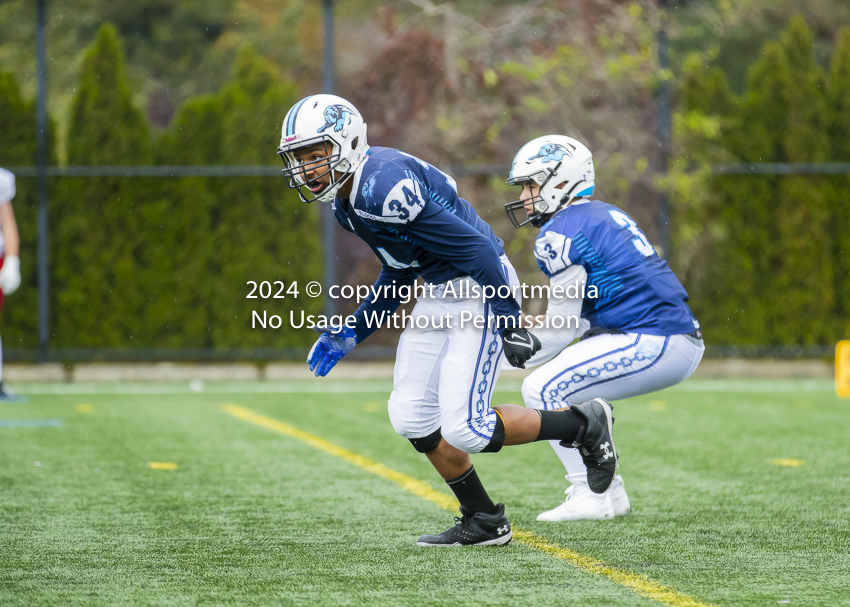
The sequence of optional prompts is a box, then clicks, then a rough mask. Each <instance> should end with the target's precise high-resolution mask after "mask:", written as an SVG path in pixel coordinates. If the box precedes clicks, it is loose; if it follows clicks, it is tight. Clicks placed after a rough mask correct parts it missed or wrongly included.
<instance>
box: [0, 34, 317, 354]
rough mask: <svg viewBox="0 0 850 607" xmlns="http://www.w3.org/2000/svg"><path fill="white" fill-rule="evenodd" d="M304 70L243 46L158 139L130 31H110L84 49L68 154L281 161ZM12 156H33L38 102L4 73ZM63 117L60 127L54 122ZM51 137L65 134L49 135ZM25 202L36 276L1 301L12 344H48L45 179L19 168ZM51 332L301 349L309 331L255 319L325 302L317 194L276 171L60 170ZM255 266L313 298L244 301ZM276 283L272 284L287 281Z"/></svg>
mask: <svg viewBox="0 0 850 607" xmlns="http://www.w3.org/2000/svg"><path fill="white" fill-rule="evenodd" d="M296 100H297V90H296V88H295V86H294V85H293V84H291V83H288V82H285V81H282V80H281V79H279V78H278V77H277V76H276V75H275V73H274V71H273V69H271V68H270V67H269V66H268V65H267V64H266V63H265V62H264V60H263V59H261V58H259V57H257V56H256V55H255V54H253V53H252V52H250V51H245V52H243V53H242V54H241V55H240V56H239V58H238V60H237V62H236V65H235V66H234V70H233V78H232V80H231V82H230V83H229V84H228V85H227V86H226V87H224V88H223V89H222V90H221V91H220V92H218V93H217V94H214V95H210V96H204V97H199V98H193V99H190V100H189V101H188V102H187V103H186V104H185V105H184V106H183V107H182V108H181V109H180V110H179V111H178V113H177V114H176V115H175V118H174V120H173V121H172V124H171V126H170V128H169V129H168V130H166V131H165V132H163V133H162V134H161V135H160V136H158V137H156V138H152V137H151V133H150V132H149V129H148V126H147V123H146V121H145V119H144V116H143V115H142V113H141V112H140V111H139V110H138V109H137V108H136V107H134V105H133V103H132V95H131V91H130V87H129V85H128V80H127V76H126V67H125V64H124V53H123V49H122V46H121V41H120V39H119V37H118V35H117V33H116V31H115V29H114V28H112V27H111V26H108V25H107V26H104V27H102V28H101V29H100V31H99V32H98V34H97V37H96V39H95V41H94V42H93V44H92V45H91V47H90V48H89V49H88V51H87V53H86V55H85V58H84V60H83V63H82V68H81V72H80V80H79V85H78V87H77V89H76V95H75V97H74V103H73V108H72V111H71V120H70V124H69V125H68V130H67V161H68V164H69V165H72V166H75V165H94V166H98V165H99V166H103V165H145V164H152V163H157V164H163V165H213V164H221V165H227V164H233V165H262V164H272V163H274V162H279V159H278V158H277V157H276V156H275V154H274V150H275V148H276V147H277V145H278V143H279V137H280V135H279V133H280V122H281V121H282V119H283V115H284V113H285V112H286V109H287V108H289V107H290V106H291V105H292V104H293V103H294V102H295V101H296ZM0 117H2V118H0V120H2V122H0V126H2V131H3V136H2V137H0V166H14V165H18V166H20V165H30V164H32V160H33V158H34V151H35V150H34V145H35V143H34V141H33V139H34V138H33V124H34V107H33V104H32V103H27V102H25V101H24V100H22V99H21V97H20V94H19V92H18V88H17V87H16V85H15V82H14V81H13V79H12V78H11V77H10V76H2V77H0ZM52 132H54V129H51V133H52ZM51 149H54V146H53V145H51ZM18 191H19V193H18V197H17V198H16V199H15V202H14V205H15V212H16V214H17V219H18V223H19V228H20V232H21V235H22V254H21V258H22V268H23V270H22V271H23V273H24V276H23V280H24V285H23V286H22V288H21V289H20V291H19V293H17V294H15V295H14V299H10V301H8V302H7V305H6V306H4V308H5V309H4V310H3V314H4V316H5V318H4V323H3V324H4V328H3V338H4V342H5V344H6V347H8V348H34V347H36V346H37V335H38V331H37V324H38V317H37V312H36V311H37V309H38V305H37V297H38V291H37V286H36V285H37V281H36V274H35V273H36V256H35V251H36V247H35V240H36V215H37V212H36V207H37V195H36V180H35V178H19V180H18ZM50 226H51V227H50V271H51V275H50V288H51V334H52V335H51V346H52V347H55V348H175V347H184V348H236V347H257V346H265V347H303V346H306V345H308V344H309V343H311V342H312V339H313V338H312V333H311V332H309V331H294V330H291V329H290V328H289V323H288V322H285V323H284V324H283V325H282V326H281V328H280V329H279V330H274V331H272V330H259V329H251V328H250V321H251V311H252V310H258V311H259V310H268V313H269V314H279V315H280V316H282V317H288V311H289V310H290V309H293V310H300V309H307V310H308V311H312V310H314V309H316V308H317V307H318V306H320V304H321V301H320V300H310V299H309V298H305V296H304V293H303V285H304V284H305V283H306V282H307V281H310V280H315V279H317V278H319V277H320V276H321V267H322V265H321V258H320V242H319V238H318V234H319V230H318V219H317V208H316V207H315V206H309V205H305V204H303V203H301V202H300V201H299V200H298V199H297V197H296V196H293V195H292V193H290V191H289V190H288V188H286V187H285V186H284V183H283V182H282V180H279V179H269V178H262V177H257V178H252V177H237V178H219V177H211V178H194V177H193V178H180V179H171V178H165V179H162V178H147V177H143V178H138V177H137V178H117V177H115V178H111V177H110V178H102V177H101V178H65V177H63V178H58V179H51V184H50ZM248 280H254V281H257V282H260V281H264V280H267V281H276V280H281V281H284V284H285V285H286V286H287V287H289V285H290V284H291V283H292V282H293V281H299V282H300V284H301V285H302V292H301V297H299V298H298V299H297V300H296V299H294V298H293V297H292V296H291V295H286V298H285V299H269V300H263V299H246V296H247V295H248V294H249V293H250V291H251V286H249V285H247V284H246V282H247V281H248ZM277 291H278V288H276V289H275V292H277Z"/></svg>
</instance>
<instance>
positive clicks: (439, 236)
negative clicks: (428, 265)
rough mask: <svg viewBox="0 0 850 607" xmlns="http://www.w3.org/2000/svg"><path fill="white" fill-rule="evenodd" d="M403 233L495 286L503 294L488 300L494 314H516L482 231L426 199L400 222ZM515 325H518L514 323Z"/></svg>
mask: <svg viewBox="0 0 850 607" xmlns="http://www.w3.org/2000/svg"><path fill="white" fill-rule="evenodd" d="M404 233H405V235H406V236H408V237H409V238H410V239H411V240H412V241H413V242H415V243H416V244H417V245H419V246H420V247H422V248H423V249H425V250H426V251H429V252H431V253H433V254H434V255H435V256H437V257H439V258H440V259H444V260H445V261H447V262H449V263H450V264H452V265H453V266H454V267H456V268H457V269H458V270H460V271H462V272H464V273H465V274H468V275H469V276H470V277H471V278H472V279H473V280H475V282H477V283H478V284H479V285H482V286H484V285H487V286H492V287H493V288H494V289H495V290H496V291H497V293H498V289H499V287H505V288H504V289H502V291H503V293H504V292H507V293H509V294H508V296H507V297H504V296H499V295H498V294H497V295H496V296H495V297H493V298H491V300H490V304H491V305H492V306H493V311H494V313H495V314H496V315H497V316H500V317H503V318H517V319H518V318H519V314H520V309H519V304H518V303H517V301H516V299H514V297H513V294H512V293H511V292H510V284H509V283H508V279H507V277H506V276H505V274H504V271H503V269H502V263H501V261H500V260H499V252H498V251H497V250H496V247H495V246H493V242H492V241H491V240H490V239H489V238H487V237H486V236H485V235H484V234H482V233H481V232H479V231H478V230H476V229H475V228H473V227H472V226H471V225H469V224H468V223H466V222H465V221H463V220H461V219H459V218H458V217H456V216H455V215H453V214H452V213H450V212H449V211H446V210H445V209H444V208H443V207H441V206H440V205H438V204H436V203H434V202H430V201H429V202H427V203H426V205H425V208H424V209H423V210H422V212H421V213H419V214H418V216H417V217H416V220H415V221H412V222H410V223H408V224H406V225H405V226H404ZM517 326H518V325H517Z"/></svg>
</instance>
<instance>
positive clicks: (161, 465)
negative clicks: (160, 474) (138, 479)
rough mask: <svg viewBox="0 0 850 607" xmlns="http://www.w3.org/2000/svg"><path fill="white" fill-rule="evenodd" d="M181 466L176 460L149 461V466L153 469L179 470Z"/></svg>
mask: <svg viewBox="0 0 850 607" xmlns="http://www.w3.org/2000/svg"><path fill="white" fill-rule="evenodd" d="M179 467H180V466H178V465H177V464H175V463H174V462H148V468H150V469H151V470H177V468H179Z"/></svg>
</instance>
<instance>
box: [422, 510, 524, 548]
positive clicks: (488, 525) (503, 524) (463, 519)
mask: <svg viewBox="0 0 850 607" xmlns="http://www.w3.org/2000/svg"><path fill="white" fill-rule="evenodd" d="M460 513H461V514H462V515H463V516H456V517H455V525H454V527H452V528H451V529H448V530H446V531H443V532H442V533H441V534H440V535H423V536H422V537H420V538H419V539H418V540H417V542H416V545H417V546H501V545H503V544H507V543H508V542H510V541H511V538H512V537H513V536H514V534H513V531H511V523H510V521H508V519H507V517H506V516H505V505H504V504H496V512H495V513H494V514H487V513H486V512H474V513H470V512H469V511H468V510H466V509H465V508H464V507H463V506H461V507H460Z"/></svg>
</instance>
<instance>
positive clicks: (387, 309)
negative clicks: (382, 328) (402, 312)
mask: <svg viewBox="0 0 850 607" xmlns="http://www.w3.org/2000/svg"><path fill="white" fill-rule="evenodd" d="M414 281H416V272H414V271H413V270H411V269H410V268H391V267H390V266H387V265H385V266H383V267H382V268H381V273H380V274H378V279H377V280H376V281H375V286H374V287H373V290H372V293H376V294H377V296H373V295H370V296H369V297H368V298H367V299H365V300H364V301H363V302H362V303H361V304H360V307H358V308H357V310H355V312H354V314H353V316H354V319H355V325H354V329H353V331H354V334H355V336H356V337H357V343H358V344H359V343H360V342H361V341H363V340H364V339H366V338H367V337H369V336H370V335H371V334H372V333H374V332H375V331H376V330H377V328H378V326H377V324H378V323H376V322H371V321H374V320H375V319H376V318H378V319H379V318H381V315H382V314H384V316H386V315H387V314H392V313H393V312H395V311H396V310H398V307H399V306H400V305H401V300H402V299H403V295H404V293H403V292H402V293H400V291H403V289H401V288H400V287H403V286H407V285H411V284H413V283H414Z"/></svg>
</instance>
